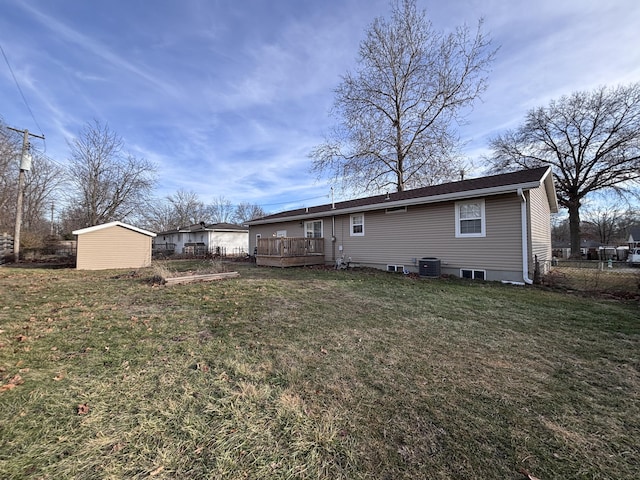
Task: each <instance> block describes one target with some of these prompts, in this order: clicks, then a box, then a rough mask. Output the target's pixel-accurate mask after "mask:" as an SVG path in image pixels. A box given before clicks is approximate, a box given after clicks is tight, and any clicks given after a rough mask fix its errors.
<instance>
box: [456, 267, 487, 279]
mask: <svg viewBox="0 0 640 480" xmlns="http://www.w3.org/2000/svg"><path fill="white" fill-rule="evenodd" d="M460 277H461V278H468V279H470V280H485V279H486V278H487V271H486V270H472V269H470V268H469V269H467V268H461V269H460Z"/></svg>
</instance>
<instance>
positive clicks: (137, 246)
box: [73, 222, 156, 270]
mask: <svg viewBox="0 0 640 480" xmlns="http://www.w3.org/2000/svg"><path fill="white" fill-rule="evenodd" d="M73 234H74V235H77V236H78V246H77V259H76V268H77V269H78V270H106V269H111V268H142V267H148V266H150V265H151V242H152V239H153V237H155V236H156V234H155V233H153V232H148V231H146V230H142V229H140V228H137V227H134V226H132V225H128V224H126V223H122V222H111V223H105V224H103V225H96V226H94V227H88V228H83V229H81V230H75V231H74V232H73Z"/></svg>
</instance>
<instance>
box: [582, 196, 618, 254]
mask: <svg viewBox="0 0 640 480" xmlns="http://www.w3.org/2000/svg"><path fill="white" fill-rule="evenodd" d="M585 214H586V215H585V220H584V222H583V223H584V230H585V232H586V233H588V234H590V236H591V237H592V238H593V239H594V240H596V241H597V242H599V243H600V244H601V245H613V243H614V240H616V237H617V236H618V234H619V232H620V229H621V228H622V225H621V222H622V221H623V219H624V215H625V211H624V210H623V209H622V208H621V207H620V206H619V205H600V206H596V207H592V208H588V209H587V208H585Z"/></svg>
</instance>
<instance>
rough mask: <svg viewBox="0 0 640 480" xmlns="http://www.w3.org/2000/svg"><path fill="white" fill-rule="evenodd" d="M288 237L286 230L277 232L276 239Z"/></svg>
mask: <svg viewBox="0 0 640 480" xmlns="http://www.w3.org/2000/svg"><path fill="white" fill-rule="evenodd" d="M286 236H287V231H286V230H278V231H277V232H276V237H286Z"/></svg>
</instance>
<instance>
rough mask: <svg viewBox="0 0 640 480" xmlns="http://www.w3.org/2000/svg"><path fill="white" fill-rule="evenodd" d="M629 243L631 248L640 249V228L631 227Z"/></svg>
mask: <svg viewBox="0 0 640 480" xmlns="http://www.w3.org/2000/svg"><path fill="white" fill-rule="evenodd" d="M628 243H629V248H640V227H631V229H630V230H629V240H628Z"/></svg>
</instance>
